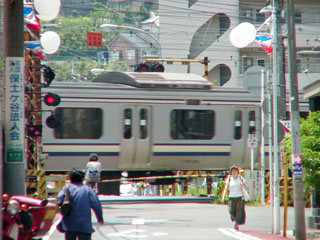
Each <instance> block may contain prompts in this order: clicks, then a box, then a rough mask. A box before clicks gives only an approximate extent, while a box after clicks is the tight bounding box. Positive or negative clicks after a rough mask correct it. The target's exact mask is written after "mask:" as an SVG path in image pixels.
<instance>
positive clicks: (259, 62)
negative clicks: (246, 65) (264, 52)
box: [257, 59, 266, 67]
mask: <svg viewBox="0 0 320 240" xmlns="http://www.w3.org/2000/svg"><path fill="white" fill-rule="evenodd" d="M257 65H258V66H261V67H265V66H266V61H265V60H264V59H258V60H257Z"/></svg>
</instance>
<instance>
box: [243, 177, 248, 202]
mask: <svg viewBox="0 0 320 240" xmlns="http://www.w3.org/2000/svg"><path fill="white" fill-rule="evenodd" d="M241 190H242V194H243V198H244V201H249V200H250V196H249V193H248V192H247V190H246V189H245V188H244V186H243V184H242V178H241Z"/></svg>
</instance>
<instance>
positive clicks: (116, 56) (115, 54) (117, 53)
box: [110, 51, 120, 62]
mask: <svg viewBox="0 0 320 240" xmlns="http://www.w3.org/2000/svg"><path fill="white" fill-rule="evenodd" d="M110 59H111V62H116V61H119V60H120V51H113V52H111V57H110Z"/></svg>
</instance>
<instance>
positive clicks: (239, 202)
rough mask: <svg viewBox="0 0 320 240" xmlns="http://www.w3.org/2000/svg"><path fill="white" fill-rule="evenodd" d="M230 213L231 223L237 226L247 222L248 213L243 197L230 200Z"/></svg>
mask: <svg viewBox="0 0 320 240" xmlns="http://www.w3.org/2000/svg"><path fill="white" fill-rule="evenodd" d="M229 213H230V217H231V221H236V224H244V223H245V221H246V212H245V209H244V200H243V199H242V197H238V198H229Z"/></svg>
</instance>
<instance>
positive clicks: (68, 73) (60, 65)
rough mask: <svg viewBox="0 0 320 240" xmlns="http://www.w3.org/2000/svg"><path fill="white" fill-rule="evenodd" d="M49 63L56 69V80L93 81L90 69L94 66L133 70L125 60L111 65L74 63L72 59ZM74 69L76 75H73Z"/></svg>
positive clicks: (114, 69) (115, 69)
mask: <svg viewBox="0 0 320 240" xmlns="http://www.w3.org/2000/svg"><path fill="white" fill-rule="evenodd" d="M47 65H48V66H50V67H51V68H53V69H54V70H55V73H56V76H55V79H54V81H56V82H74V81H83V82H87V81H92V80H93V79H94V78H95V76H94V75H93V74H92V73H91V71H90V70H91V69H93V68H99V69H104V70H113V71H122V72H130V71H132V70H131V69H130V68H129V67H128V66H127V65H126V64H125V63H124V62H123V61H119V62H113V63H111V64H109V65H104V63H102V62H88V61H76V62H74V63H72V62H70V61H64V62H54V61H53V62H48V63H47ZM72 65H73V66H72ZM72 69H73V71H74V73H75V75H72Z"/></svg>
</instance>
